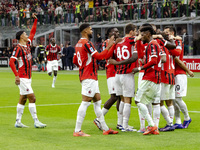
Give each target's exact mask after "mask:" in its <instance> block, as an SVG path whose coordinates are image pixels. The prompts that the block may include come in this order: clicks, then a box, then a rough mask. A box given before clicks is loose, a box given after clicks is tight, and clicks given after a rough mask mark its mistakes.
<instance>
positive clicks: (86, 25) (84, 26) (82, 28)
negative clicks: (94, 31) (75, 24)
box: [79, 23, 90, 32]
mask: <svg viewBox="0 0 200 150" xmlns="http://www.w3.org/2000/svg"><path fill="white" fill-rule="evenodd" d="M89 26H90V24H88V23H83V24H81V25H80V27H79V30H80V32H82V31H83V30H84V29H86V28H88V27H89Z"/></svg>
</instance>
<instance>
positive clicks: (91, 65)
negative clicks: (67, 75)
mask: <svg viewBox="0 0 200 150" xmlns="http://www.w3.org/2000/svg"><path fill="white" fill-rule="evenodd" d="M75 51H76V53H75V55H74V61H76V62H77V63H78V66H79V78H80V81H82V80H85V79H94V80H97V63H96V59H95V58H94V57H92V56H93V54H95V53H96V52H97V51H96V49H95V48H94V45H93V44H92V43H91V42H90V41H89V40H87V39H86V38H81V39H80V40H79V41H78V43H77V44H76V46H75Z"/></svg>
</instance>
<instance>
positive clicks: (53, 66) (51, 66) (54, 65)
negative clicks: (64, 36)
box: [47, 60, 58, 73]
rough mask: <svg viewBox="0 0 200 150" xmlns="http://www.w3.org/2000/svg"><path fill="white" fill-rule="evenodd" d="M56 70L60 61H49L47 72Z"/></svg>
mask: <svg viewBox="0 0 200 150" xmlns="http://www.w3.org/2000/svg"><path fill="white" fill-rule="evenodd" d="M52 70H54V71H58V61H57V60H53V61H47V73H50V72H52Z"/></svg>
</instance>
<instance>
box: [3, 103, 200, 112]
mask: <svg viewBox="0 0 200 150" xmlns="http://www.w3.org/2000/svg"><path fill="white" fill-rule="evenodd" d="M80 104H81V103H61V104H41V105H36V106H37V107H38V106H65V105H80ZM91 104H93V103H91ZM102 105H103V104H102ZM25 107H28V106H25ZM112 107H116V105H113V106H112ZM0 108H16V106H0ZM131 108H137V107H136V106H131ZM188 112H190V113H200V111H188Z"/></svg>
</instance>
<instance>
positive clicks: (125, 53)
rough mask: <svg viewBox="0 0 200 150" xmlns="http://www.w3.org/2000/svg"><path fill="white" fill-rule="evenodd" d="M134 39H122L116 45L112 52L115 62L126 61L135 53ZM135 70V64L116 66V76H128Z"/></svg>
mask: <svg viewBox="0 0 200 150" xmlns="http://www.w3.org/2000/svg"><path fill="white" fill-rule="evenodd" d="M134 45H135V37H124V38H123V39H122V41H121V42H119V43H118V44H117V45H116V49H115V51H114V54H115V57H116V58H117V59H116V60H117V61H122V60H126V59H129V58H131V57H132V55H133V53H137V51H136V49H135V47H134ZM133 68H135V62H134V63H132V64H127V65H118V66H117V74H128V73H131V72H132V70H133Z"/></svg>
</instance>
